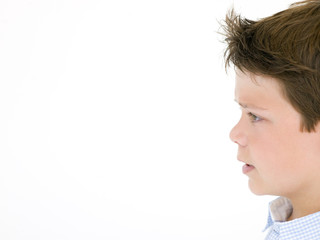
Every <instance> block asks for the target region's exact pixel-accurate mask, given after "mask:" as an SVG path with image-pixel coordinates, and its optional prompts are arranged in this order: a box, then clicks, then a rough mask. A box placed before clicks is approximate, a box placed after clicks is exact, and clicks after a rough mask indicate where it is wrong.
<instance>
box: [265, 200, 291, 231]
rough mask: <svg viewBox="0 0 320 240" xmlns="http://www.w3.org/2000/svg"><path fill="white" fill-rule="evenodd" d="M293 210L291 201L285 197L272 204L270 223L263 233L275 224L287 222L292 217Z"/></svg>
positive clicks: (269, 216) (270, 204) (270, 206)
mask: <svg viewBox="0 0 320 240" xmlns="http://www.w3.org/2000/svg"><path fill="white" fill-rule="evenodd" d="M292 210H293V208H292V204H291V202H290V200H289V199H287V198H285V197H279V198H277V199H275V200H273V201H272V202H270V203H269V215H268V221H267V225H266V227H265V228H264V230H263V231H265V230H267V229H268V228H269V227H270V226H272V225H273V224H274V223H275V222H285V221H286V220H287V219H288V218H289V217H290V215H291V213H292Z"/></svg>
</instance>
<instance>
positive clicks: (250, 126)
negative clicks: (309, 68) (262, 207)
mask: <svg viewBox="0 0 320 240" xmlns="http://www.w3.org/2000/svg"><path fill="white" fill-rule="evenodd" d="M252 77H254V79H255V80H256V81H257V82H253V80H252ZM235 100H236V101H237V102H238V103H239V104H240V105H241V110H242V115H241V118H240V120H239V122H238V123H237V125H236V126H235V127H234V128H233V129H232V131H231V132H230V138H231V139H232V141H234V142H235V143H237V144H238V160H240V161H243V162H244V163H247V164H249V165H251V166H248V165H247V166H245V167H244V168H243V171H244V173H245V174H246V175H247V176H248V177H249V187H250V189H251V191H252V192H253V193H255V194H259V195H260V194H268V195H278V196H285V197H288V198H290V197H294V196H295V195H296V194H304V193H306V191H312V187H314V185H315V182H319V181H320V177H319V176H320V174H319V173H320V133H319V132H320V131H319V130H320V127H319V124H318V125H317V126H316V132H312V133H309V132H301V131H300V123H301V121H300V115H299V113H298V112H297V111H296V110H295V109H294V108H293V107H292V106H291V104H289V102H288V101H287V100H286V99H285V98H284V96H283V94H282V92H281V88H280V85H279V84H278V82H277V81H276V80H275V79H273V78H271V77H263V76H256V75H253V74H250V73H247V72H245V73H243V72H241V71H239V70H238V71H237V72H236V86H235ZM300 196H301V195H300Z"/></svg>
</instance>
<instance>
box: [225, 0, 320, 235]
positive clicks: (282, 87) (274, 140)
mask: <svg viewBox="0 0 320 240" xmlns="http://www.w3.org/2000/svg"><path fill="white" fill-rule="evenodd" d="M224 30H225V36H226V39H225V41H226V43H227V49H226V51H225V57H226V66H229V65H230V63H232V64H234V66H235V71H236V85H235V100H236V101H237V102H238V103H239V105H240V106H241V110H242V116H241V118H240V120H239V122H238V123H237V125H236V126H235V127H234V128H233V129H232V131H231V132H230V138H231V140H232V141H233V142H235V143H236V144H237V145H238V156H237V157H238V160H239V161H242V162H243V163H244V166H243V169H242V170H243V173H244V174H246V175H247V176H248V178H249V188H250V190H251V191H252V192H253V193H255V194H257V195H265V194H266V195H275V196H279V198H277V199H276V200H274V201H273V202H271V203H270V205H269V218H268V224H267V227H266V229H269V232H268V234H267V236H266V239H283V240H284V239H290V240H293V239H304V240H307V239H310V240H311V239H312V240H314V239H320V121H319V120H320V1H319V0H309V1H304V2H299V3H296V4H293V5H291V6H290V7H289V8H288V9H287V10H285V11H282V12H279V13H277V14H275V15H273V16H270V17H267V18H263V19H260V20H258V21H252V20H248V19H245V18H242V17H240V16H238V15H236V14H235V13H234V12H233V11H231V12H230V13H229V14H228V15H227V17H226V21H225V25H224Z"/></svg>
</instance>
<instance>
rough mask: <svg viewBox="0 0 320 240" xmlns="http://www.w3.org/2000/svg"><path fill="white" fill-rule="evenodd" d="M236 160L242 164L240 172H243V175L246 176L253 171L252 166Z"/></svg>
mask: <svg viewBox="0 0 320 240" xmlns="http://www.w3.org/2000/svg"><path fill="white" fill-rule="evenodd" d="M238 160H239V161H240V162H243V163H244V165H243V166H242V172H243V174H247V173H249V172H250V171H252V170H253V169H254V166H253V165H251V164H249V163H246V162H245V161H242V160H241V159H239V158H238Z"/></svg>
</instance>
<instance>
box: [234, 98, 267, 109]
mask: <svg viewBox="0 0 320 240" xmlns="http://www.w3.org/2000/svg"><path fill="white" fill-rule="evenodd" d="M234 101H235V102H237V103H238V104H239V105H240V106H241V107H243V108H251V109H257V110H264V111H265V110H267V109H266V108H262V107H258V106H255V105H254V104H245V103H241V102H238V101H237V100H236V99H235V100H234Z"/></svg>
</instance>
